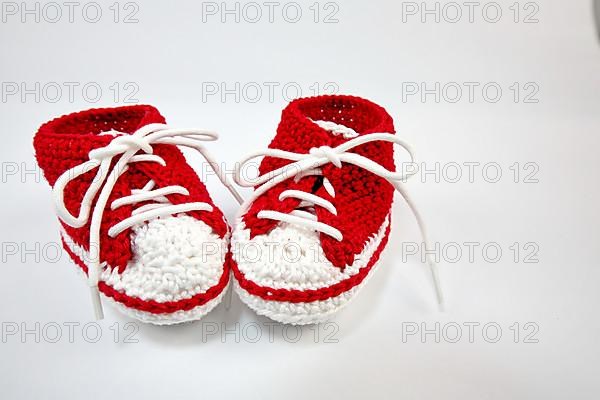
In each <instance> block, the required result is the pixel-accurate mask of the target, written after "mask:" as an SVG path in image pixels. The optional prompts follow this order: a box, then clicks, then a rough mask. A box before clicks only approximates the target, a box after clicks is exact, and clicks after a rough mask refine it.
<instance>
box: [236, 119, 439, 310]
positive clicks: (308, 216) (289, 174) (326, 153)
mask: <svg viewBox="0 0 600 400" xmlns="http://www.w3.org/2000/svg"><path fill="white" fill-rule="evenodd" d="M315 122H319V123H318V124H319V125H323V124H322V121H315ZM325 128H326V129H327V127H326V126H325ZM348 129H349V128H346V130H348ZM346 133H347V132H346ZM356 135H358V134H356ZM354 136H355V135H350V134H348V135H347V136H346V137H354ZM377 141H382V142H391V143H393V144H397V145H399V146H400V147H401V148H403V149H404V150H405V151H406V152H407V153H408V154H409V156H410V162H411V163H414V162H415V156H414V152H413V150H412V149H411V147H410V145H409V144H408V143H406V142H405V141H403V140H402V139H400V138H398V137H397V136H396V135H393V134H390V133H370V134H365V135H361V136H356V137H354V138H353V139H350V140H348V141H346V142H344V143H342V144H340V145H339V146H336V147H330V146H321V147H313V148H312V149H310V151H309V153H308V154H306V153H294V152H291V151H285V150H280V149H266V150H263V151H259V152H256V153H253V154H250V155H249V156H248V157H246V158H244V159H243V160H242V161H241V162H240V163H239V164H237V165H236V168H235V175H234V180H235V182H236V183H237V184H238V185H240V186H244V187H255V186H258V187H257V188H256V190H255V191H254V192H253V193H252V194H251V195H250V197H248V198H247V199H246V201H245V202H244V203H243V204H242V205H241V210H240V213H239V215H243V214H244V213H245V212H246V211H247V210H248V209H249V208H250V206H251V205H252V203H253V202H254V200H256V199H257V198H258V197H260V196H261V195H263V194H264V193H266V192H267V191H268V190H270V189H271V188H273V187H275V186H276V185H278V184H280V183H281V182H283V181H286V180H288V179H291V178H294V179H295V180H296V181H298V180H299V179H301V178H303V177H305V176H310V175H322V171H321V169H320V167H322V166H323V165H325V164H329V163H331V164H333V165H335V166H336V167H337V168H341V167H342V165H343V163H348V164H353V165H355V166H357V167H360V168H363V169H365V170H367V171H369V172H371V173H373V174H375V175H377V176H379V177H381V178H383V179H385V180H387V181H388V182H389V183H390V184H391V185H392V186H394V188H395V189H396V190H397V191H398V193H400V195H401V196H402V197H403V198H404V200H405V201H406V203H407V204H408V206H409V208H410V210H411V211H412V213H413V215H414V217H415V219H416V221H417V224H418V226H419V230H420V233H421V237H422V240H423V242H424V243H425V247H426V249H432V246H431V245H430V242H429V240H428V236H427V230H426V227H425V223H424V222H423V219H422V217H421V215H420V213H419V211H418V210H417V208H416V206H415V204H414V202H413V201H412V200H411V198H410V196H409V195H408V193H407V192H406V190H405V189H404V187H403V186H402V183H403V182H404V181H405V180H406V179H408V178H410V177H411V176H412V175H414V174H415V173H416V171H412V172H410V173H406V174H402V173H398V172H394V171H390V170H388V169H386V168H384V167H383V166H381V165H380V164H378V163H376V162H374V161H373V160H371V159H369V158H367V157H364V156H362V155H360V154H357V153H353V152H350V150H352V149H353V148H355V147H357V146H360V145H362V144H365V143H370V142H377ZM257 157H274V158H281V159H284V160H290V161H292V163H289V164H286V165H285V166H283V167H281V168H278V169H276V170H273V171H270V172H268V173H265V174H263V175H261V176H259V177H257V178H256V179H253V180H251V181H250V180H246V179H244V178H242V176H241V170H242V169H243V167H244V165H245V164H246V163H248V162H249V161H251V160H253V159H255V158H257ZM323 185H324V187H325V190H326V191H327V192H328V193H329V194H330V195H331V196H332V197H335V189H334V188H333V187H332V186H331V183H330V182H329V181H328V180H327V178H324V179H323ZM286 198H296V199H299V200H301V203H300V205H299V206H298V208H305V207H306V206H311V205H312V206H315V205H316V206H320V207H323V208H325V209H327V210H328V211H330V212H331V213H333V214H337V211H336V210H335V206H334V205H333V204H332V203H331V202H330V201H328V200H326V199H324V198H322V197H319V196H316V195H314V194H311V193H306V192H302V191H299V190H284V191H283V192H282V193H281V194H280V196H279V200H280V201H282V200H284V199H286ZM257 217H258V218H265V219H272V220H276V221H280V222H285V223H290V224H297V225H301V226H305V227H308V228H311V229H313V230H316V231H319V232H322V233H324V234H326V235H329V236H331V237H334V238H335V239H337V240H339V241H341V240H342V239H343V235H342V233H341V232H340V231H339V230H338V229H337V228H335V227H332V226H330V225H328V224H325V223H322V222H319V221H317V217H316V215H314V214H313V213H310V212H306V211H303V210H299V209H296V210H293V211H292V212H291V213H289V214H286V213H281V212H278V211H273V210H262V211H260V212H259V213H258V214H257ZM426 257H427V263H428V265H429V268H430V270H431V276H432V279H433V283H434V287H435V292H436V296H437V301H438V304H439V306H440V308H443V305H444V297H443V293H442V289H441V285H440V281H439V276H438V270H437V264H436V263H435V261H434V259H433V258H432V257H431V253H430V252H429V251H427V252H426Z"/></svg>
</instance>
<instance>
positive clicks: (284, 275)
mask: <svg viewBox="0 0 600 400" xmlns="http://www.w3.org/2000/svg"><path fill="white" fill-rule="evenodd" d="M393 144H398V145H400V146H401V147H403V148H404V149H405V150H406V151H407V152H408V153H409V155H410V156H411V159H412V152H411V151H410V148H409V147H408V146H407V145H406V144H405V143H404V142H403V141H402V140H400V139H399V138H398V137H397V136H396V135H395V134H394V126H393V123H392V118H391V117H390V115H389V114H388V113H387V112H386V111H385V110H384V109H383V108H381V107H380V106H378V105H376V104H374V103H372V102H369V101H367V100H363V99H360V98H358V97H351V96H320V97H313V98H306V99H299V100H295V101H293V102H291V103H290V104H289V105H288V107H287V108H286V109H285V110H283V114H282V118H281V122H280V124H279V127H278V129H277V135H276V136H275V138H274V139H273V141H272V142H271V144H270V145H269V149H268V150H266V151H263V152H259V153H255V154H252V155H251V156H249V157H247V158H246V159H244V160H243V161H242V163H240V164H239V165H238V168H237V171H236V177H235V179H236V181H237V182H238V184H240V185H242V186H255V187H256V190H255V191H254V193H253V194H252V196H251V197H250V198H249V199H248V200H246V202H245V203H244V204H243V205H242V208H241V212H240V217H239V218H238V220H237V225H236V227H235V228H234V231H233V234H232V243H231V244H232V258H233V263H232V269H233V274H234V276H235V279H236V282H235V289H236V291H237V293H238V294H239V296H240V297H241V299H242V300H243V301H244V302H245V303H246V304H247V305H248V306H249V307H250V308H252V309H254V310H255V311H256V312H258V313H259V314H262V315H266V316H268V317H270V318H272V319H274V320H276V321H280V322H284V323H292V324H308V323H317V322H321V321H324V320H326V319H327V318H328V317H330V316H331V315H332V314H334V313H335V312H336V311H338V310H339V309H341V308H342V307H343V306H344V305H346V303H348V301H349V300H350V299H352V298H353V297H354V296H355V295H356V293H357V292H358V290H359V289H360V288H361V287H362V286H363V285H364V284H365V283H366V281H367V279H368V278H369V277H370V276H371V274H372V273H373V270H374V269H375V265H376V263H377V261H378V259H379V256H380V254H381V251H382V250H383V249H384V247H385V245H386V243H387V240H388V235H389V232H390V218H391V216H390V212H391V207H392V199H393V195H394V188H396V189H397V190H398V191H399V192H400V193H401V194H402V195H403V197H404V198H405V199H406V200H407V202H408V204H409V205H410V207H411V209H412V211H413V212H414V213H415V216H416V218H417V221H418V223H419V226H420V228H423V225H422V222H421V219H420V217H419V215H418V213H417V212H416V209H415V208H414V206H413V204H412V202H411V201H410V199H409V198H408V197H407V196H406V193H405V192H404V191H403V190H402V187H401V182H402V181H403V180H404V179H405V178H407V177H406V176H402V175H401V174H399V173H396V172H395V166H394V153H393ZM259 156H265V158H264V159H263V160H262V162H261V164H260V167H259V173H260V176H259V178H258V179H255V180H253V181H252V180H249V179H244V178H242V177H241V176H240V171H242V170H244V164H246V163H247V162H248V161H250V160H253V159H254V158H256V157H259ZM422 233H423V234H424V231H422ZM431 265H432V267H433V264H431ZM432 271H433V272H434V279H436V280H437V276H436V275H435V270H434V269H432ZM438 300H439V301H440V302H441V293H440V292H439V291H438Z"/></svg>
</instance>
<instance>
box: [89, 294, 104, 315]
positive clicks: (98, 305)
mask: <svg viewBox="0 0 600 400" xmlns="http://www.w3.org/2000/svg"><path fill="white" fill-rule="evenodd" d="M90 294H91V297H92V306H93V307H94V315H95V316H96V320H101V319H104V311H103V310H102V301H101V300H100V291H99V290H98V286H90Z"/></svg>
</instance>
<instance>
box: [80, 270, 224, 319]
mask: <svg viewBox="0 0 600 400" xmlns="http://www.w3.org/2000/svg"><path fill="white" fill-rule="evenodd" d="M79 270H80V271H81V268H79ZM230 279H231V277H230ZM230 285H231V283H228V284H227V286H225V289H223V291H222V292H221V293H219V295H218V296H217V297H215V298H214V299H212V300H210V301H208V302H207V303H204V304H202V305H201V306H197V307H194V308H192V309H191V310H180V311H175V312H174V313H169V314H155V313H151V312H147V311H140V310H136V309H135V308H129V307H126V306H124V305H123V304H121V303H119V302H117V301H115V300H113V299H112V298H111V297H108V296H105V295H104V294H103V293H102V292H101V293H100V294H101V297H102V300H103V301H106V303H109V304H110V305H112V306H113V307H115V308H116V309H117V310H118V311H120V312H121V313H122V314H125V315H126V316H128V317H130V318H133V319H137V320H138V321H141V322H145V323H149V324H153V325H175V324H182V323H185V322H192V321H197V320H199V319H201V318H203V317H204V316H205V315H206V314H208V313H209V312H211V311H212V310H213V308H215V307H216V306H218V305H219V303H220V302H221V301H222V300H223V296H225V293H227V290H228V289H229V286H230Z"/></svg>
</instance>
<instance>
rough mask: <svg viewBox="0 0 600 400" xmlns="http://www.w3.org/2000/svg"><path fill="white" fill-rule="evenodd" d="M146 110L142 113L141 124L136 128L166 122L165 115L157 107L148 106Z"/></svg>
mask: <svg viewBox="0 0 600 400" xmlns="http://www.w3.org/2000/svg"><path fill="white" fill-rule="evenodd" d="M144 111H145V112H144V113H143V114H142V116H141V118H140V121H139V124H138V126H137V127H136V128H135V130H137V129H140V128H141V127H143V126H146V125H149V124H164V123H165V122H166V121H165V117H163V116H162V115H161V114H160V112H158V110H157V109H156V108H154V107H152V106H146V107H145V108H144Z"/></svg>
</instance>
